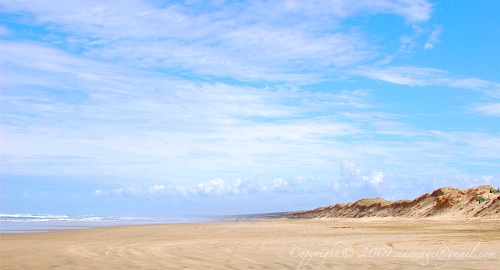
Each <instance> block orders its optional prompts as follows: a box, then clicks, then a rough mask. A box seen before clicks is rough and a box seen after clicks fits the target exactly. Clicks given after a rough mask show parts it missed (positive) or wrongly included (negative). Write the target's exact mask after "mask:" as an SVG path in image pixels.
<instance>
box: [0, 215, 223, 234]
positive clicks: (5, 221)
mask: <svg viewBox="0 0 500 270" xmlns="http://www.w3.org/2000/svg"><path fill="white" fill-rule="evenodd" d="M221 220H224V218H223V217H216V216H210V217H208V216H184V217H113V216H71V215H47V214H0V233H36V232H47V231H51V230H59V229H84V228H93V227H97V226H116V225H145V224H168V223H194V222H212V221H221Z"/></svg>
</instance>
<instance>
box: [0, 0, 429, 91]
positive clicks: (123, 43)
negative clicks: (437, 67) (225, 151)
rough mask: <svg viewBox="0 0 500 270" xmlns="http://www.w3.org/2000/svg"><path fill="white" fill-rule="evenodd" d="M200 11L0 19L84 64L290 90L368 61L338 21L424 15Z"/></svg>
mask: <svg viewBox="0 0 500 270" xmlns="http://www.w3.org/2000/svg"><path fill="white" fill-rule="evenodd" d="M204 5H205V7H206V8H204V7H200V6H198V5H197V4H194V5H190V4H186V3H169V4H164V5H159V4H158V3H156V2H149V1H126V2H123V1H118V2H116V1H71V3H69V2H68V3H61V2H60V1H3V6H4V7H3V9H4V12H22V13H23V14H27V15H26V18H24V19H25V20H27V21H30V23H32V24H39V25H47V24H50V25H51V29H52V30H53V31H52V32H53V33H55V34H54V35H52V37H51V39H50V40H51V41H52V42H53V43H54V44H66V46H68V48H70V50H80V49H83V50H84V51H85V55H87V56H90V57H99V58H101V59H111V60H114V61H120V63H122V64H125V65H129V66H134V67H141V68H159V67H160V68H167V69H174V70H183V71H192V72H194V73H195V74H201V75H211V76H219V77H232V78H236V79H239V80H250V81H268V82H269V81H272V82H283V81H286V82H297V83H310V82H314V81H319V80H321V78H322V77H324V76H327V75H328V74H331V73H330V72H325V71H324V69H325V68H328V67H344V66H349V65H353V64H358V63H360V62H361V61H365V60H367V59H371V58H373V56H374V55H376V54H378V52H377V48H376V46H373V45H370V44H369V42H368V41H367V39H366V37H364V33H363V32H361V31H357V30H355V28H349V29H344V28H342V27H340V24H341V23H342V21H343V20H345V19H348V18H350V17H353V16H356V15H358V14H360V13H361V14H395V15H398V16H402V17H404V18H405V20H406V22H407V23H412V24H415V23H423V22H425V21H427V20H429V18H430V16H431V14H432V4H431V3H428V1H425V0H418V1H407V0H398V1H389V0H377V1H367V0H366V1H358V2H357V3H356V5H353V4H352V3H351V2H350V1H346V0H336V1H315V2H314V4H311V3H309V2H304V1H289V0H287V1H271V2H267V1H249V2H242V3H231V4H228V3H226V4H224V5H217V4H214V3H205V4H204ZM200 9H201V11H200ZM195 11H196V12H195ZM54 30H55V31H54ZM58 34H59V36H60V37H59V38H57V35H58ZM68 35H69V36H68Z"/></svg>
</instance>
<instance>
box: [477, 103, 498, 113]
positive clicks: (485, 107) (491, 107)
mask: <svg viewBox="0 0 500 270" xmlns="http://www.w3.org/2000/svg"><path fill="white" fill-rule="evenodd" d="M471 110H472V111H474V112H477V113H480V114H482V115H487V116H500V103H482V104H474V106H473V107H472V109H471Z"/></svg>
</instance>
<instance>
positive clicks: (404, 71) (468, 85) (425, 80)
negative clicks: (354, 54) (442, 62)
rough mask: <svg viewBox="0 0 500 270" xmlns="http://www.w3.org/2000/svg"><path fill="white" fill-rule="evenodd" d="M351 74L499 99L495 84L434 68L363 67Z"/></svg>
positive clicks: (497, 85)
mask: <svg viewBox="0 0 500 270" xmlns="http://www.w3.org/2000/svg"><path fill="white" fill-rule="evenodd" d="M352 74H354V75H362V76H366V77H368V78H371V79H374V80H380V81H385V82H390V83H396V84H400V85H408V86H432V85H442V86H448V87H453V88H464V89H472V90H478V91H482V92H484V93H486V94H488V95H489V96H491V97H494V98H500V91H499V90H500V84H499V83H497V82H492V81H486V80H481V79H478V78H474V77H464V76H459V75H454V74H450V73H449V72H446V71H444V70H440V69H434V68H423V67H373V66H372V67H370V66H365V67H362V68H360V69H357V70H354V71H352Z"/></svg>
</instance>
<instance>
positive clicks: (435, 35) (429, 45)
mask: <svg viewBox="0 0 500 270" xmlns="http://www.w3.org/2000/svg"><path fill="white" fill-rule="evenodd" d="M442 32H443V27H442V26H435V27H434V30H433V31H432V33H431V34H430V36H429V40H427V42H426V43H425V45H424V49H426V50H427V49H434V46H435V45H436V44H437V43H439V42H440V40H439V35H441V33H442Z"/></svg>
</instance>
